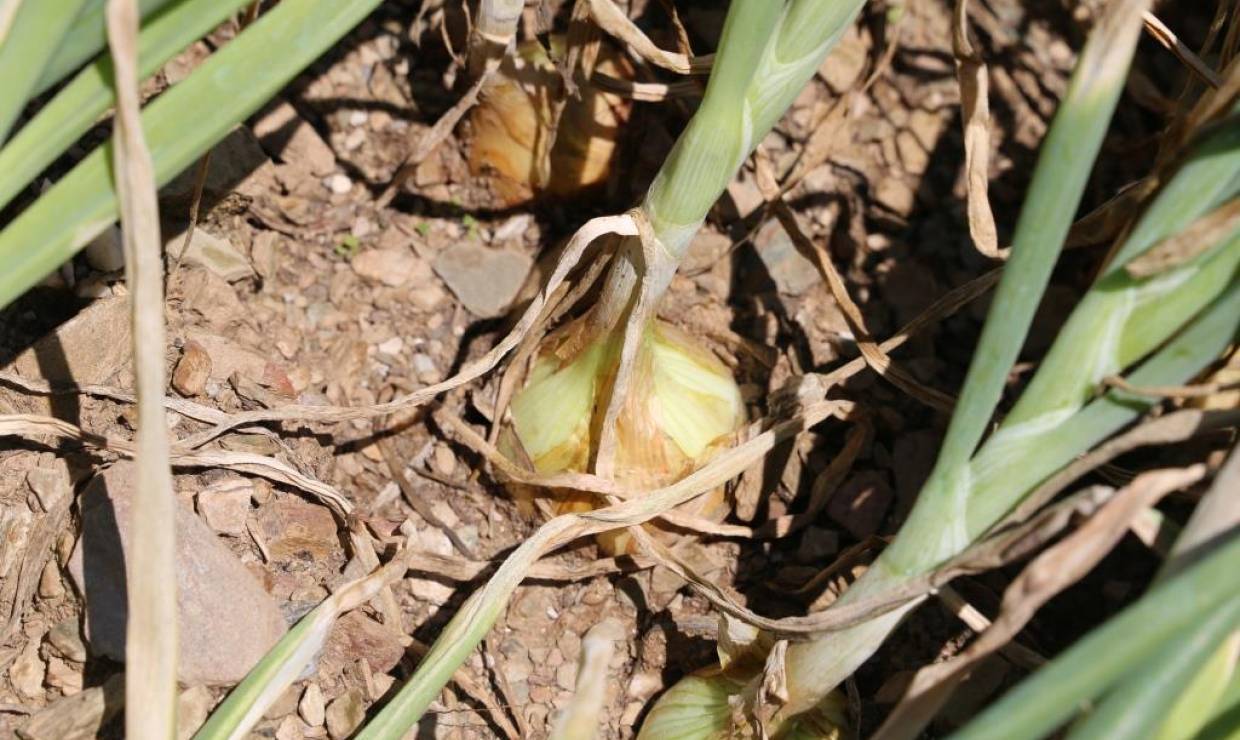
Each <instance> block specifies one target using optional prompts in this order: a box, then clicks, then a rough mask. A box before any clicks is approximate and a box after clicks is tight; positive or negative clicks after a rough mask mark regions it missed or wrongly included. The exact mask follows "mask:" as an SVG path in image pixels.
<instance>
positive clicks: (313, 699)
mask: <svg viewBox="0 0 1240 740" xmlns="http://www.w3.org/2000/svg"><path fill="white" fill-rule="evenodd" d="M326 711H327V708H326V706H324V704H323V690H322V689H320V688H319V685H318V684H317V683H308V684H306V690H305V691H303V692H302V694H301V701H300V702H299V703H298V704H297V713H298V714H300V715H301V718H302V719H304V720H305V721H306V724H308V725H310V726H311V727H320V726H322V724H323V723H324V722H325V721H326V720H327V715H326Z"/></svg>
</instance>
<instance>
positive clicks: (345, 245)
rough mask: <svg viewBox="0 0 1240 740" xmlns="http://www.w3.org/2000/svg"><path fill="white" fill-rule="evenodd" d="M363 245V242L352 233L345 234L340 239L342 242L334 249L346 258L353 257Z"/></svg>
mask: <svg viewBox="0 0 1240 740" xmlns="http://www.w3.org/2000/svg"><path fill="white" fill-rule="evenodd" d="M361 246H362V244H361V242H359V241H358V240H357V237H356V236H353V235H352V234H345V235H344V237H343V238H342V239H341V240H340V243H339V244H337V245H336V247H335V249H333V250H332V251H334V252H335V253H336V254H337V255H339V256H341V257H344V258H345V259H352V258H353V255H355V254H357V250H358V248H360V247H361Z"/></svg>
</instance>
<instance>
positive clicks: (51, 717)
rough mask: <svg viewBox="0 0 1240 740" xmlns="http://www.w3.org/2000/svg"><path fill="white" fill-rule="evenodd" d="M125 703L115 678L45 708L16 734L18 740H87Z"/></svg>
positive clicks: (118, 679) (122, 688) (122, 683)
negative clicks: (20, 739) (19, 739)
mask: <svg viewBox="0 0 1240 740" xmlns="http://www.w3.org/2000/svg"><path fill="white" fill-rule="evenodd" d="M124 703H125V679H124V676H122V675H120V674H117V675H114V676H112V677H111V678H109V679H108V680H107V681H105V682H104V684H103V685H102V686H94V687H91V688H89V689H86V690H85V691H81V692H79V693H77V694H74V695H73V696H67V697H65V698H63V699H60V700H58V701H54V702H52V703H51V704H48V705H47V706H46V707H43V708H42V709H40V710H39V711H38V712H37V713H36V714H34V715H32V716H31V717H30V719H29V720H28V721H27V722H26V724H25V725H24V726H22V727H20V728H18V730H17V736H18V737H20V738H22V740H90V739H92V738H97V737H99V731H100V730H101V729H103V727H104V725H106V724H107V723H108V722H109V721H111V720H112V718H113V717H115V716H116V713H117V712H119V711H120V709H121V706H122V705H123V704H124Z"/></svg>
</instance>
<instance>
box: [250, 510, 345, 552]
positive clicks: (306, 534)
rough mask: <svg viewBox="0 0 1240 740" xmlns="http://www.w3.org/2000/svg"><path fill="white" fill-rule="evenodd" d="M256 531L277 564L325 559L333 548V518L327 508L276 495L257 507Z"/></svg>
mask: <svg viewBox="0 0 1240 740" xmlns="http://www.w3.org/2000/svg"><path fill="white" fill-rule="evenodd" d="M255 524H256V529H257V534H258V536H259V537H261V538H262V540H263V541H262V543H261V546H262V548H263V551H264V552H265V553H266V555H267V557H268V558H270V559H271V560H272V561H273V562H276V563H289V562H293V561H297V560H301V561H306V562H313V561H319V560H325V559H327V557H328V556H329V555H331V553H332V550H333V549H334V548H335V547H336V542H337V535H336V520H335V519H334V518H332V514H331V512H330V511H328V510H327V508H326V507H323V506H317V505H315V504H311V503H307V502H305V501H302V500H301V499H300V498H298V497H296V496H292V495H288V494H277V495H276V496H274V497H273V498H272V499H271V500H270V501H268V502H267V503H266V504H264V505H263V506H262V507H261V508H260V509H259V510H258V517H257V519H256V520H255Z"/></svg>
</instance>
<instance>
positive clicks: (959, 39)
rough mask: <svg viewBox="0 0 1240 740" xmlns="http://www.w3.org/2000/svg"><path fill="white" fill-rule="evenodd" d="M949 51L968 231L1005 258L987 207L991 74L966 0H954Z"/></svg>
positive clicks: (988, 252) (986, 251)
mask: <svg viewBox="0 0 1240 740" xmlns="http://www.w3.org/2000/svg"><path fill="white" fill-rule="evenodd" d="M952 51H953V53H954V54H955V56H956V77H957V79H958V80H959V82H960V118H961V122H962V125H963V126H964V169H965V186H966V192H967V207H968V221H969V235H970V236H971V237H973V245H974V246H975V247H977V251H979V252H981V253H982V255H983V256H985V257H989V258H990V259H1006V258H1007V253H1008V250H1007V249H1000V248H999V236H998V232H997V231H996V229H995V216H994V213H993V212H992V211H991V209H990V195H989V192H988V190H989V186H990V75H989V73H988V72H987V70H986V65H985V64H984V63H983V62H982V57H981V54H980V53H979V52H978V50H977V48H976V47H975V46H974V45H973V42H972V40H971V39H970V38H969V0H956V7H955V11H954V13H953V17H952Z"/></svg>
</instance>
